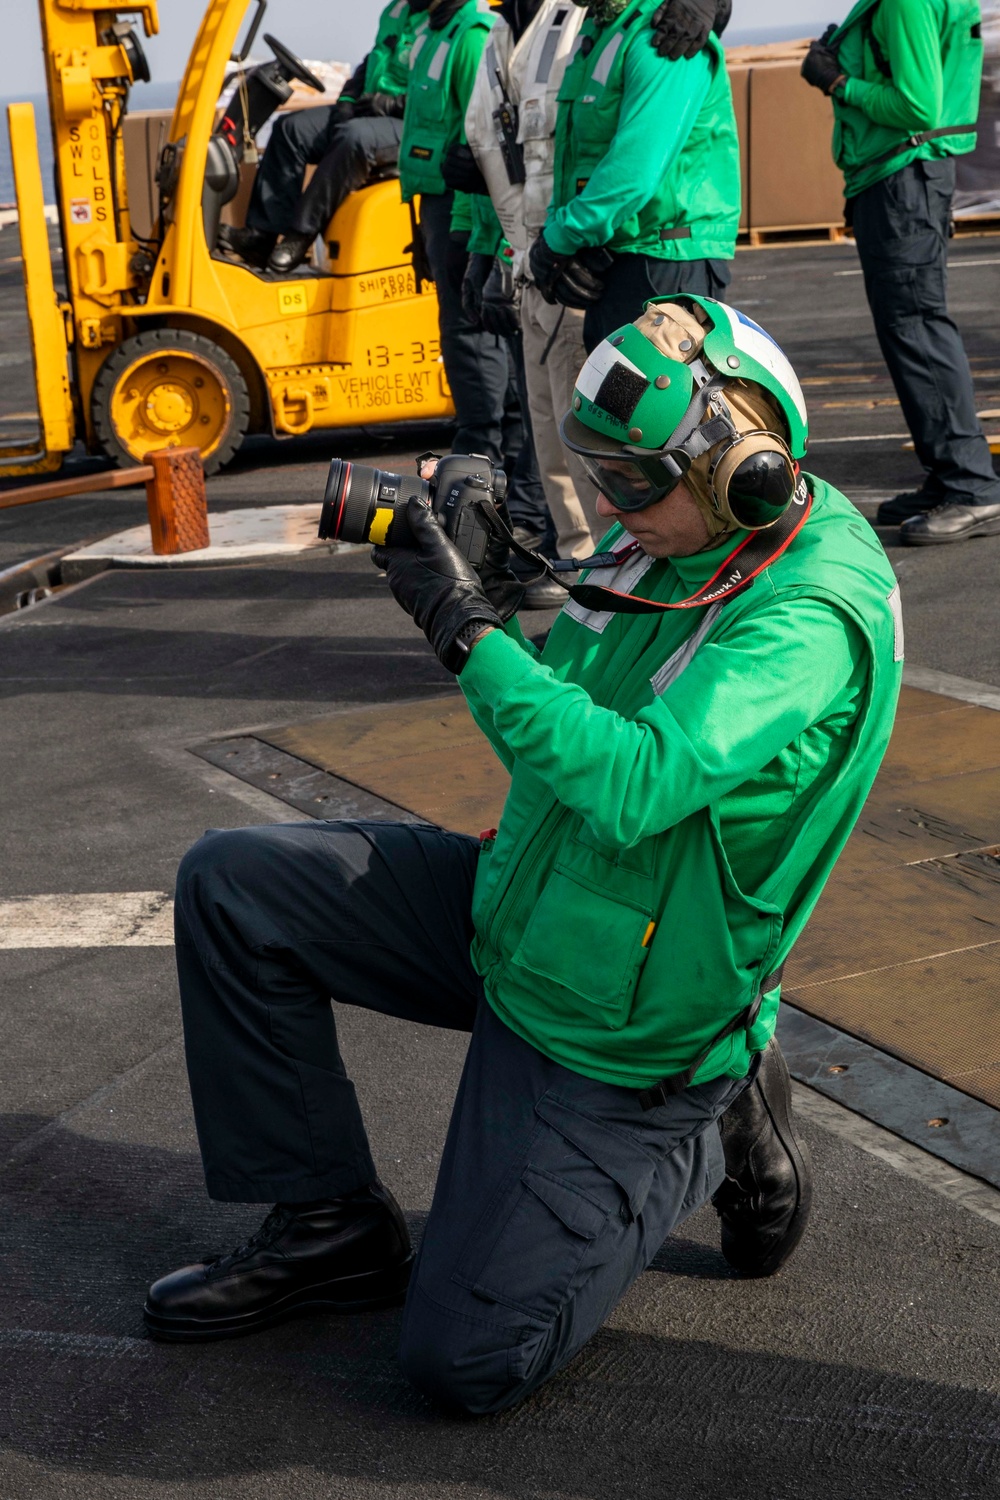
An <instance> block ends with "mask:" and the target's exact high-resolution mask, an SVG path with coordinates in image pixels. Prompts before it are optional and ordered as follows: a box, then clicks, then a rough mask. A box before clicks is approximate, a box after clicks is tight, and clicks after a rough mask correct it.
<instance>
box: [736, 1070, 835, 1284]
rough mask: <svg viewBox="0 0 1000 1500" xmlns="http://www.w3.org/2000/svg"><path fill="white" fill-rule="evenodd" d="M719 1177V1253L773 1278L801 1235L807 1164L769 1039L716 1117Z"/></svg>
mask: <svg viewBox="0 0 1000 1500" xmlns="http://www.w3.org/2000/svg"><path fill="white" fill-rule="evenodd" d="M719 1132H720V1134H721V1136H722V1149H723V1151H724V1152H725V1156H726V1180H725V1182H724V1183H723V1184H722V1186H721V1187H720V1188H719V1190H718V1192H717V1193H716V1194H715V1196H714V1197H713V1199H712V1202H713V1204H714V1205H715V1209H716V1212H717V1213H718V1215H719V1218H720V1219H721V1221H722V1253H723V1255H724V1256H725V1257H726V1260H727V1261H728V1262H729V1264H730V1265H731V1266H732V1267H733V1268H734V1270H737V1271H739V1272H740V1273H741V1275H743V1276H773V1275H774V1273H775V1271H777V1270H779V1269H780V1268H781V1266H783V1265H784V1263H785V1261H786V1260H787V1259H788V1257H789V1256H790V1255H791V1253H792V1251H793V1250H794V1249H795V1247H796V1245H797V1244H798V1243H799V1240H800V1239H801V1238H802V1236H803V1234H804V1233H805V1228H806V1223H807V1221H808V1219H809V1209H810V1207H811V1205H812V1167H811V1164H810V1161H809V1149H808V1147H807V1146H806V1143H805V1141H803V1140H802V1139H801V1137H799V1136H797V1135H796V1133H795V1127H794V1125H793V1123H792V1081H791V1079H790V1078H789V1076H788V1069H787V1068H786V1066H785V1059H784V1058H783V1057H782V1055H781V1049H780V1047H779V1046H778V1044H777V1042H776V1041H773V1040H772V1041H771V1042H769V1043H768V1046H767V1051H766V1052H765V1053H764V1056H763V1058H762V1059H761V1065H760V1070H759V1072H758V1074H757V1077H756V1078H755V1079H754V1081H753V1083H751V1084H749V1085H748V1086H747V1087H746V1088H745V1089H744V1090H743V1092H742V1093H741V1094H740V1095H739V1096H738V1097H737V1098H736V1099H735V1100H734V1102H733V1103H732V1104H731V1105H730V1106H729V1108H728V1109H727V1110H726V1113H725V1114H724V1115H723V1116H722V1118H721V1120H720V1121H719Z"/></svg>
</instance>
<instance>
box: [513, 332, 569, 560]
mask: <svg viewBox="0 0 1000 1500" xmlns="http://www.w3.org/2000/svg"><path fill="white" fill-rule="evenodd" d="M503 342H504V343H505V344H506V346H507V353H508V357H509V359H510V366H511V377H512V388H511V387H508V395H507V410H506V413H505V418H506V424H507V425H506V427H505V431H504V446H505V449H506V448H508V447H509V446H510V445H511V439H512V437H513V438H514V439H515V441H516V442H517V451H516V453H515V455H514V458H513V460H512V461H511V460H507V458H506V453H505V461H506V472H507V481H508V484H507V509H508V511H509V512H510V519H511V521H512V522H513V524H514V525H515V526H523V527H525V528H526V530H528V531H532V532H534V533H535V535H536V536H540V537H541V538H542V551H543V552H544V554H545V556H546V557H554V556H555V550H556V533H555V527H554V526H553V524H552V517H551V516H550V515H549V507H548V502H547V501H546V499H545V490H544V488H543V486H542V476H541V475H540V474H539V472H538V458H537V456H536V454H535V438H534V434H533V433H532V431H531V408H530V406H529V405H528V383H527V380H526V378H525V374H524V343H523V340H522V338H521V335H520V334H519V333H516V334H514V336H513V337H512V338H509V339H504V340H503ZM512 395H513V397H514V408H513V410H512V406H511V399H510V398H511V396H512ZM515 420H516V424H517V426H516V431H515V430H514V427H513V423H514V421H515Z"/></svg>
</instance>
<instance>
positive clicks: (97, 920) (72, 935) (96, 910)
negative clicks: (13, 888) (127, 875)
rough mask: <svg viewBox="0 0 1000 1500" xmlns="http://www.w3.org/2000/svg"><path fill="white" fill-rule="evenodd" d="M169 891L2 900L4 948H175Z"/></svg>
mask: <svg viewBox="0 0 1000 1500" xmlns="http://www.w3.org/2000/svg"><path fill="white" fill-rule="evenodd" d="M173 942H174V904H173V901H172V900H171V898H170V897H169V896H168V895H167V894H166V892H165V891H95V892H88V893H86V894H76V895H45V896H20V897H17V898H15V899H13V900H8V901H0V948H170V947H172V946H173Z"/></svg>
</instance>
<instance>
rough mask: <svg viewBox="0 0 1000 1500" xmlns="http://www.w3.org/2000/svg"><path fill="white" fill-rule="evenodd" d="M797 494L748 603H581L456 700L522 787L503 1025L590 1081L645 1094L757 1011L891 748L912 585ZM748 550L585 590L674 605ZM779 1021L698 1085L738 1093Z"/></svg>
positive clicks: (498, 905) (514, 647) (489, 911)
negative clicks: (793, 528) (731, 1085)
mask: <svg viewBox="0 0 1000 1500" xmlns="http://www.w3.org/2000/svg"><path fill="white" fill-rule="evenodd" d="M807 484H808V486H809V488H810V491H811V492H812V493H813V495H814V503H813V508H812V514H811V515H810V517H809V519H808V521H807V523H806V525H805V526H804V527H803V528H802V529H801V531H800V532H799V533H798V535H797V536H796V537H795V539H794V540H793V542H792V544H791V545H790V546H789V548H788V549H787V551H786V552H785V553H784V554H783V555H782V556H780V557H779V558H778V559H777V560H776V561H775V562H774V563H773V564H772V565H771V566H770V567H769V568H768V569H767V571H766V572H765V573H763V574H761V575H760V577H758V578H757V580H756V581H755V582H754V584H753V585H752V587H750V588H749V589H747V590H746V591H745V592H744V593H743V594H741V595H740V596H739V597H738V598H736V599H734V600H732V601H730V602H729V603H726V604H721V605H720V604H713V605H709V606H699V607H697V608H694V609H684V610H677V611H665V612H664V613H662V614H657V615H639V616H635V615H623V614H605V613H595V612H594V611H591V610H586V609H583V608H582V607H581V606H579V605H577V604H575V603H571V604H569V605H567V607H566V608H565V609H564V610H563V612H562V613H561V614H560V616H559V618H558V620H557V622H556V624H555V626H554V627H553V629H552V631H551V633H550V635H549V638H548V641H547V643H546V645H545V649H544V651H542V653H541V654H540V655H539V653H538V652H537V651H536V650H535V648H534V647H532V646H531V645H529V644H527V643H526V642H525V641H524V639H523V637H522V636H521V635H520V632H519V631H518V629H517V627H516V624H515V625H513V626H508V628H507V630H506V631H500V630H494V631H492V632H490V633H489V634H487V635H486V636H484V637H483V638H482V639H481V640H480V641H479V642H477V644H476V645H475V647H474V648H473V650H472V652H471V654H470V657H469V660H468V662H467V664H466V666H465V668H464V670H463V672H462V675H461V677H460V678H459V684H460V686H461V688H462V690H463V692H464V693H465V696H466V698H467V700H468V703H469V706H470V708H471V710H472V712H473V715H474V716H475V718H476V720H477V722H478V723H479V725H480V727H481V728H482V729H483V731H484V732H485V733H486V734H487V736H488V737H489V739H490V740H491V742H492V744H493V746H494V748H495V750H496V752H497V754H498V755H499V756H500V758H501V760H502V761H503V762H504V764H505V765H506V766H507V768H508V769H509V770H510V771H511V773H512V783H511V789H510V793H509V795H508V797H507V802H506V805H505V807H504V811H503V816H502V818H501V821H500V827H499V831H498V833H497V835H496V838H495V841H494V840H487V841H486V842H485V843H484V845H483V849H482V853H481V855H480V861H479V866H478V871H477V878H476V885H475V893H474V897H473V921H474V924H475V939H474V942H473V947H472V957H473V962H474V964H475V966H476V968H477V970H478V972H479V973H480V974H481V975H482V977H483V981H484V984H485V989H486V995H487V998H488V1000H489V1003H490V1004H491V1005H492V1007H493V1009H494V1010H495V1011H496V1012H497V1014H498V1015H499V1016H500V1017H501V1018H502V1019H503V1021H504V1022H506V1024H507V1025H508V1026H510V1027H511V1028H512V1029H513V1030H514V1031H516V1032H517V1033H518V1034H519V1035H520V1036H522V1037H524V1038H525V1039H526V1040H527V1041H528V1042H530V1043H531V1044H532V1045H533V1046H534V1047H536V1048H537V1049H538V1050H539V1051H540V1052H542V1053H543V1054H544V1055H545V1056H547V1057H551V1058H554V1059H555V1060H556V1061H558V1062H560V1063H562V1064H564V1065H565V1066H566V1067H568V1068H571V1069H573V1070H575V1071H576V1072H579V1073H582V1074H584V1075H586V1076H588V1077H592V1078H597V1079H601V1080H602V1081H604V1082H607V1083H614V1084H621V1085H623V1086H625V1087H628V1088H637V1089H638V1088H645V1087H648V1086H649V1085H651V1084H653V1083H655V1082H657V1081H658V1080H659V1079H661V1078H663V1077H665V1076H667V1075H669V1074H673V1073H678V1072H681V1071H683V1070H684V1069H685V1068H687V1067H688V1066H689V1065H690V1064H692V1063H693V1062H694V1061H695V1059H696V1058H697V1057H698V1055H699V1054H700V1053H701V1052H702V1051H703V1050H704V1049H705V1048H706V1047H707V1046H708V1045H709V1043H710V1042H711V1041H712V1039H713V1038H714V1037H717V1036H718V1034H719V1032H720V1031H721V1030H722V1029H723V1027H724V1026H725V1025H726V1023H727V1022H729V1021H731V1020H733V1019H734V1018H736V1017H737V1016H738V1015H739V1014H740V1012H741V1011H743V1010H744V1009H745V1008H746V1007H747V1006H748V1005H749V1003H750V1002H751V1000H752V999H753V997H754V996H755V995H756V994H757V992H758V991H759V989H760V986H761V984H762V982H763V980H764V979H765V978H766V977H767V976H768V975H770V974H772V973H773V972H774V970H775V969H776V968H777V967H778V966H779V965H780V964H781V963H783V961H784V959H785V958H786V956H787V955H788V953H789V951H790V950H791V947H792V944H793V943H794V942H795V940H796V938H797V937H798V936H799V934H800V933H801V931H802V928H803V927H804V925H805V922H806V919H807V918H808V916H809V914H810V912H811V911H812V909H813V907H814V906H815V904H816V901H817V898H818V897H819V894H820V891H821V890H822V888H823V884H824V882H825V881H826V879H827V876H828V875H829V873H830V870H831V869H832V867H833V864H834V861H835V860H836V858H837V855H838V854H839V853H840V850H841V849H842V847H843V845H844V843H845V841H846V839H847V837H848V835H849V833H850V831H851V829H852V827H853V826H854V823H855V821H856V819H857V817H858V815H859V813H860V811H861V807H862V804H863V802H864V800H865V797H866V795H867V793H868V791H869V789H870V787H871V784H872V782H873V780H874V778H875V773H876V771H877V770H878V767H879V763H880V761H881V759H882V756H883V754H884V752H885V749H886V746H887V745H888V742H889V735H890V731H891V728H892V722H893V715H894V712H895V706H896V698H897V695H898V692H899V685H900V679H901V673H902V625H901V620H900V615H899V608H898V604H899V589H898V586H897V584H896V580H895V578H894V576H893V573H892V569H891V568H890V566H889V563H888V560H887V558H886V556H885V553H884V552H883V550H882V547H881V545H880V544H879V542H878V540H877V538H876V536H875V533H874V532H873V531H872V529H871V528H870V526H869V525H868V524H867V522H866V521H864V520H863V519H862V517H861V516H860V515H859V514H858V512H857V510H856V509H855V508H854V506H853V505H851V504H850V502H849V501H848V500H846V499H845V498H844V496H843V495H840V494H839V493H838V492H837V491H836V490H834V489H833V488H832V487H831V486H829V485H827V484H824V483H823V482H822V480H818V479H815V478H813V477H811V476H807ZM623 535H624V533H623V532H622V531H621V530H620V529H616V530H614V531H612V533H610V534H609V536H608V537H607V538H606V539H605V543H604V546H605V547H608V546H610V545H613V544H614V543H615V542H616V541H619V540H621V538H622V537H623ZM734 545H735V543H734V542H733V541H732V540H730V541H729V542H728V543H727V544H726V545H725V546H724V547H721V548H715V549H713V550H711V551H707V552H703V553H699V554H698V555H696V556H694V557H686V558H676V559H663V560H660V561H655V560H653V559H651V558H648V557H647V556H646V555H645V554H644V553H638V554H637V555H635V556H634V557H633V558H632V559H631V560H630V561H628V562H626V563H625V564H623V565H622V569H621V574H622V576H619V577H617V578H615V579H614V580H609V578H608V577H602V576H600V574H597V573H592V574H590V575H589V576H590V581H591V582H603V583H607V582H609V581H613V583H614V586H615V587H616V588H619V589H624V590H626V591H631V592H633V593H641V594H643V595H644V596H646V597H648V598H653V599H659V600H661V601H666V600H671V601H676V600H679V599H682V598H686V597H688V596H689V595H690V594H692V593H694V592H696V590H697V589H698V588H699V587H700V586H701V585H703V584H704V583H705V582H706V581H707V580H708V579H709V578H710V577H711V576H713V574H714V573H715V571H716V570H717V569H718V568H719V566H720V565H721V563H722V562H724V561H725V558H726V557H727V556H728V554H729V552H730V551H731V550H732V548H733V547H734ZM603 571H605V570H602V572H603ZM606 571H607V572H609V573H613V572H614V570H613V569H609V570H606ZM777 1006H778V992H777V991H776V990H775V991H772V992H771V993H769V994H768V995H767V996H765V998H764V1001H763V1004H762V1006H761V1009H760V1012H759V1015H758V1017H757V1020H756V1022H755V1023H754V1026H753V1029H752V1033H751V1034H750V1037H749V1039H748V1036H747V1033H746V1031H745V1030H743V1029H740V1030H738V1031H737V1032H736V1033H735V1034H733V1035H731V1036H729V1037H727V1038H726V1039H725V1040H724V1041H723V1042H721V1043H719V1044H718V1045H716V1046H715V1047H714V1048H713V1049H712V1051H711V1052H710V1053H709V1055H708V1057H707V1058H706V1060H705V1062H704V1063H703V1064H702V1066H701V1067H700V1068H699V1070H698V1072H697V1074H696V1081H697V1082H703V1081H705V1080H707V1079H710V1078H715V1077H719V1076H722V1075H727V1076H732V1077H737V1078H738V1077H742V1076H743V1075H744V1074H745V1073H746V1072H747V1069H748V1067H749V1064H750V1057H751V1049H752V1050H759V1049H761V1048H763V1047H764V1046H765V1045H766V1043H767V1040H768V1038H769V1037H770V1035H771V1033H772V1032H773V1030H774V1025H775V1020H776V1014H777ZM748 1040H749V1043H750V1047H748Z"/></svg>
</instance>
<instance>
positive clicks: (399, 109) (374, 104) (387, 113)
mask: <svg viewBox="0 0 1000 1500" xmlns="http://www.w3.org/2000/svg"><path fill="white" fill-rule="evenodd" d="M361 103H362V104H367V106H368V108H369V109H370V110H371V112H372V114H373V115H379V116H382V117H383V118H385V119H389V120H401V119H402V118H403V111H404V110H405V109H406V95H405V94H383V93H381V92H380V91H376V92H375V93H374V94H364V95H362V98H361Z"/></svg>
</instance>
